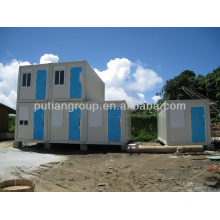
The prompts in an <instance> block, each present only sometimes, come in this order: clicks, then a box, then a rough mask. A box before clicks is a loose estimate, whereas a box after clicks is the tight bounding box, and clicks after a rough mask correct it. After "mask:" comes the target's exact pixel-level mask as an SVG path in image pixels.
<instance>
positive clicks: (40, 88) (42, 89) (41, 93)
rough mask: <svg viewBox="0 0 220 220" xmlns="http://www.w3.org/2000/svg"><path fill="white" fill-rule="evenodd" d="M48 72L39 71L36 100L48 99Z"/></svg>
mask: <svg viewBox="0 0 220 220" xmlns="http://www.w3.org/2000/svg"><path fill="white" fill-rule="evenodd" d="M46 83H47V71H46V70H37V80H36V96H35V97H36V99H46Z"/></svg>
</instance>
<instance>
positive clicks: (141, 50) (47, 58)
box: [0, 27, 220, 108]
mask: <svg viewBox="0 0 220 220" xmlns="http://www.w3.org/2000/svg"><path fill="white" fill-rule="evenodd" d="M79 60H87V62H88V63H89V64H90V65H91V66H92V68H93V69H94V70H95V71H96V72H97V74H98V75H99V76H100V77H101V78H102V80H103V81H104V82H105V85H106V97H105V98H106V100H126V101H127V102H129V103H135V104H140V103H143V102H148V103H154V102H155V101H157V100H158V99H159V98H160V97H158V96H155V94H156V93H157V92H160V91H161V89H162V87H163V86H164V85H165V83H166V80H169V79H171V78H174V77H175V76H177V75H179V74H180V73H181V72H183V71H184V70H192V71H194V72H195V73H196V74H197V75H198V74H202V75H206V74H207V73H211V72H212V71H213V70H214V69H216V68H217V67H219V66H220V28H218V27H217V28H212V27H209V28H202V27H201V28H183V27H181V28H159V27H157V28H150V27H142V28H138V27H134V28H131V27H128V28H125V27H124V28H120V27H118V28H111V27H108V28H103V27H100V28H76V27H72V28H64V27H63V28H3V27H1V28H0V103H4V104H6V105H9V106H10V107H12V108H15V106H16V104H15V103H16V93H17V74H18V66H19V65H27V64H35V63H47V62H67V61H79Z"/></svg>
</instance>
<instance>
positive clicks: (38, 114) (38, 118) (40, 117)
mask: <svg viewBox="0 0 220 220" xmlns="http://www.w3.org/2000/svg"><path fill="white" fill-rule="evenodd" d="M33 137H34V139H40V140H43V139H44V110H43V109H37V110H36V111H35V112H34V134H33Z"/></svg>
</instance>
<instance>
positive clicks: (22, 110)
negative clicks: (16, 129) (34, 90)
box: [18, 107, 29, 126]
mask: <svg viewBox="0 0 220 220" xmlns="http://www.w3.org/2000/svg"><path fill="white" fill-rule="evenodd" d="M18 117H19V125H20V126H28V120H29V107H19V116H18Z"/></svg>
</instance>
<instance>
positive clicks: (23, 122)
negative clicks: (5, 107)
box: [19, 120, 29, 126]
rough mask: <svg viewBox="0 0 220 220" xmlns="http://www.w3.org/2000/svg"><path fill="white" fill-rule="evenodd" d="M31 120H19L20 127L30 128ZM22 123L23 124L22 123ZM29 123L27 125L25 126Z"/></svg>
mask: <svg viewBox="0 0 220 220" xmlns="http://www.w3.org/2000/svg"><path fill="white" fill-rule="evenodd" d="M28 121H29V120H19V126H28V125H29V122H28ZM21 122H22V123H21ZM25 122H27V124H25Z"/></svg>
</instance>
